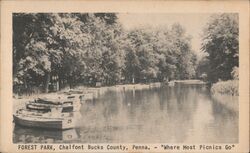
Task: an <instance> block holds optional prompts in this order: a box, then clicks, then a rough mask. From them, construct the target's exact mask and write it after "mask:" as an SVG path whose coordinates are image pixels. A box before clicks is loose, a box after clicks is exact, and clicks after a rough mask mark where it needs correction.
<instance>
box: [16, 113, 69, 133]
mask: <svg viewBox="0 0 250 153" xmlns="http://www.w3.org/2000/svg"><path fill="white" fill-rule="evenodd" d="M13 118H14V122H15V123H16V124H18V125H21V126H26V127H35V128H46V129H59V130H65V129H72V128H74V126H73V121H72V119H71V118H68V119H58V120H56V119H53V120H35V119H33V120H32V119H28V118H25V117H23V116H19V115H13Z"/></svg>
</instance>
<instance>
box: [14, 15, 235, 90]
mask: <svg viewBox="0 0 250 153" xmlns="http://www.w3.org/2000/svg"><path fill="white" fill-rule="evenodd" d="M190 40H191V38H190V37H189V36H187V35H186V33H185V30H184V29H183V27H182V26H181V25H180V24H174V25H172V27H171V28H158V29H157V28H137V29H132V30H129V31H126V30H124V29H123V27H122V25H121V23H119V20H118V18H117V15H116V14H114V13H94V14H81V13H71V14H67V13H29V14H22V13H18V14H13V84H14V86H16V87H20V86H22V87H24V88H30V87H34V86H35V87H38V86H41V87H43V88H44V91H45V92H47V91H48V86H49V83H50V82H51V81H53V80H58V81H59V83H60V87H63V85H65V84H69V85H76V84H79V83H82V84H85V85H95V84H96V82H101V83H102V84H103V85H113V84H118V83H125V82H126V83H131V82H135V83H140V82H144V83H147V82H152V81H165V80H170V79H187V78H193V77H195V69H196V62H197V60H196V56H195V54H194V53H193V51H192V50H191V45H190V44H191V42H190ZM232 41H233V40H232ZM206 48H209V46H208V45H206ZM230 55H231V52H230Z"/></svg>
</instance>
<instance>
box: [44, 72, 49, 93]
mask: <svg viewBox="0 0 250 153" xmlns="http://www.w3.org/2000/svg"><path fill="white" fill-rule="evenodd" d="M49 83H50V72H47V73H46V80H45V86H44V91H45V93H48V92H49Z"/></svg>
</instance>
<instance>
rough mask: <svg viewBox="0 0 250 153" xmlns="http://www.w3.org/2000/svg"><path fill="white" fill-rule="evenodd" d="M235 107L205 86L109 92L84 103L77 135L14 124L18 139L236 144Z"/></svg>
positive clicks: (236, 114) (16, 138)
mask: <svg viewBox="0 0 250 153" xmlns="http://www.w3.org/2000/svg"><path fill="white" fill-rule="evenodd" d="M234 101H235V99H234ZM236 102H237V99H236ZM234 110H237V108H236V109H234ZM234 110H230V109H228V107H225V106H224V105H222V104H221V103H218V102H217V101H216V100H215V99H214V98H213V97H211V94H210V93H209V90H208V89H207V88H206V86H205V85H183V84H176V86H174V87H168V86H166V87H161V88H153V89H142V90H122V91H108V92H106V93H105V94H104V95H102V96H100V97H99V98H97V99H94V100H93V101H88V102H86V103H84V104H83V105H82V107H81V110H80V111H81V116H82V118H81V119H80V120H79V126H80V128H79V129H77V130H75V131H76V137H77V138H76V139H72V140H66V139H65V138H64V137H63V136H62V135H63V133H62V132H59V133H58V132H56V133H53V134H48V133H49V132H48V131H44V132H41V130H37V131H34V130H33V129H30V130H26V129H24V128H19V129H18V128H17V129H16V128H15V129H14V142H26V143H28V142H33V143H36V142H43V141H45V142H46V141H48V140H50V141H52V140H51V139H53V142H81V143H133V142H135V143H160V142H161V143H162V142H166V143H190V142H193V143H194V142H195V143H216V142H220V143H229V142H231V143H233V142H234V143H236V142H238V112H237V111H234ZM69 133H71V134H72V133H73V132H69ZM23 135H25V139H24V138H23V137H24V136H23ZM47 135H48V136H50V137H46V136H47ZM52 135H55V137H52ZM26 137H27V138H26ZM30 137H32V138H30ZM40 137H42V138H40ZM51 137H52V138H51ZM72 137H73V136H72ZM28 138H29V139H28ZM40 139H41V140H40Z"/></svg>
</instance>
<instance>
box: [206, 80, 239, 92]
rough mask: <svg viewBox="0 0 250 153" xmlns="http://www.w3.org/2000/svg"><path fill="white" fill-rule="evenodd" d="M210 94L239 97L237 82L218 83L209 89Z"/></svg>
mask: <svg viewBox="0 0 250 153" xmlns="http://www.w3.org/2000/svg"><path fill="white" fill-rule="evenodd" d="M211 92H212V94H222V95H232V96H238V95H239V80H228V81H219V82H217V83H214V84H213V85H212V87H211Z"/></svg>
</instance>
